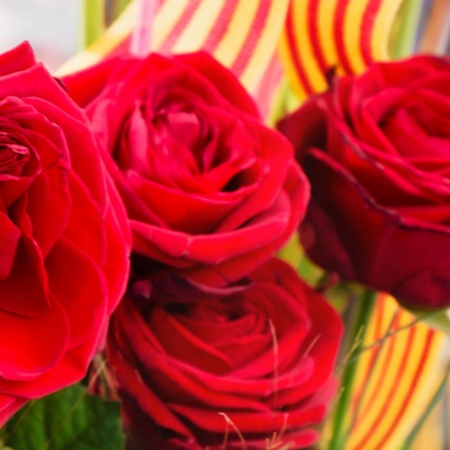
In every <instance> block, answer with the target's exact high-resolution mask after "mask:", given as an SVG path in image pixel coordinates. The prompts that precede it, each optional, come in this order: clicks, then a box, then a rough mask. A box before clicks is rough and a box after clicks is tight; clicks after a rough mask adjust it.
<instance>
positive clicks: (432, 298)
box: [280, 56, 450, 308]
mask: <svg viewBox="0 0 450 450" xmlns="http://www.w3.org/2000/svg"><path fill="white" fill-rule="evenodd" d="M449 86H450V64H449V60H448V59H445V58H437V57H429V56H419V57H415V58H411V59H409V60H405V61H400V62H393V63H384V64H377V65H374V66H372V67H371V68H370V69H369V70H368V72H367V73H365V74H364V75H362V76H359V77H355V76H346V77H343V78H341V79H337V80H335V83H334V84H333V87H332V89H331V91H330V92H327V93H325V94H323V95H320V96H317V97H313V98H312V99H311V100H310V101H309V102H308V103H307V104H305V106H304V107H303V108H301V109H300V110H298V111H297V112H295V113H293V114H292V115H291V116H289V117H288V118H286V119H285V120H284V121H283V122H282V123H281V124H280V129H281V130H282V131H283V132H284V133H285V134H286V135H287V136H288V137H289V139H290V140H291V141H292V142H293V143H294V145H295V146H296V148H297V155H298V158H299V159H300V160H301V161H302V165H303V168H304V170H305V172H306V173H307V175H308V177H309V179H310V182H311V185H312V200H311V204H310V206H309V210H308V213H307V218H306V220H305V223H304V226H303V227H302V229H301V231H302V233H301V234H302V242H303V244H304V246H305V248H306V250H307V252H308V253H309V255H310V256H311V258H312V259H313V260H314V261H316V262H317V263H318V264H320V265H321V266H323V267H324V268H326V269H328V270H332V271H337V272H338V273H340V274H341V275H342V276H343V277H344V278H347V279H350V280H358V281H360V282H362V283H364V284H366V285H368V286H371V287H374V288H376V289H380V290H385V291H388V292H390V293H391V294H393V295H394V296H395V297H397V298H398V299H399V300H400V301H402V302H403V303H405V304H406V305H409V306H415V307H420V308H442V307H445V306H449V305H450V252H449V251H448V250H449V249H450V89H449Z"/></svg>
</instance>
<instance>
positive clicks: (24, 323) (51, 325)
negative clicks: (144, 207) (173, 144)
mask: <svg viewBox="0 0 450 450" xmlns="http://www.w3.org/2000/svg"><path fill="white" fill-rule="evenodd" d="M0 227H1V239H0V330H1V332H0V333H1V339H0V426H1V425H2V424H3V423H4V422H5V421H6V420H7V419H8V418H9V417H10V416H11V415H12V414H13V413H14V412H15V411H16V410H17V409H19V408H20V407H21V406H22V405H23V404H24V403H26V402H27V401H28V400H30V399H36V398H39V397H42V396H44V395H47V394H49V393H52V392H54V391H56V390H58V389H61V388H63V387H65V386H67V385H69V384H71V383H74V382H76V381H78V380H80V379H81V378H82V377H83V376H84V375H85V373H86V370H87V367H88V364H89V362H90V360H91V359H92V358H93V355H94V353H95V352H96V351H97V350H98V349H99V347H100V346H102V345H103V344H104V340H105V337H106V327H107V324H108V320H109V317H110V315H111V313H112V311H113V309H114V308H115V306H116V305H117V303H118V301H119V300H120V298H121V296H122V295H123V292H124V290H125V285H126V282H127V277H128V266H129V261H128V257H127V252H129V250H130V244H131V242H130V241H131V238H130V236H129V229H128V222H127V217H126V212H125V209H124V208H123V205H122V204H121V201H120V197H119V195H118V193H117V192H116V190H115V188H114V185H113V183H112V182H111V180H110V179H109V178H108V177H107V172H106V171H105V169H104V167H103V164H102V161H101V158H100V156H99V151H98V148H97V146H96V145H95V143H94V140H93V137H92V135H91V133H90V130H89V125H88V122H87V119H86V118H85V115H84V113H83V111H82V110H80V109H79V108H78V107H77V105H76V104H75V103H74V102H73V101H72V100H71V99H70V98H69V97H68V96H67V94H66V93H65V92H64V91H63V89H62V88H61V86H60V85H59V83H58V82H57V81H56V80H55V79H54V78H52V77H51V76H50V74H49V73H48V72H47V71H46V70H45V69H44V68H43V66H42V65H40V64H37V63H36V62H35V59H34V55H33V52H32V50H31V48H30V46H29V45H28V44H27V43H24V44H22V45H20V46H18V47H16V48H14V49H13V50H11V51H9V52H6V53H3V54H1V55H0Z"/></svg>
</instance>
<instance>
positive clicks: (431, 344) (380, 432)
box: [345, 295, 448, 450]
mask: <svg viewBox="0 0 450 450" xmlns="http://www.w3.org/2000/svg"><path fill="white" fill-rule="evenodd" d="M414 320H415V318H414V316H413V315H412V314H411V313H409V312H408V311H406V310H404V309H403V308H401V307H400V306H398V304H397V302H396V301H395V300H394V299H393V298H392V297H389V296H387V295H380V296H379V298H378V300H377V304H376V307H375V311H374V315H373V317H372V320H371V322H370V325H369V328H368V329H367V334H366V337H365V342H364V347H365V348H369V349H368V350H366V351H365V352H364V353H363V354H362V356H361V358H360V362H359V365H358V370H357V379H356V381H355V391H354V396H353V401H352V405H351V410H350V414H349V423H350V426H351V433H350V436H349V439H348V441H347V445H346V447H345V450H389V449H393V450H397V449H399V448H400V447H401V445H402V444H403V442H404V440H405V438H406V437H407V436H408V434H409V433H410V431H411V429H412V427H413V426H414V425H415V424H416V422H417V421H418V420H419V418H420V417H421V415H422V414H423V413H424V411H425V409H426V407H427V405H428V403H429V401H430V399H431V397H432V396H433V395H434V393H435V392H436V390H437V388H438V385H439V383H440V381H441V379H442V374H443V368H444V365H445V364H446V362H445V354H444V352H445V348H446V345H447V344H448V337H447V335H446V334H445V333H443V332H440V331H437V330H433V329H431V328H430V327H429V326H428V325H427V324H426V323H423V322H419V323H417V324H415V325H413V326H408V325H410V324H412V323H413V321H414ZM377 343H378V344H377ZM429 448H434V447H429Z"/></svg>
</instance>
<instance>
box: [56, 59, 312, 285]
mask: <svg viewBox="0 0 450 450" xmlns="http://www.w3.org/2000/svg"><path fill="white" fill-rule="evenodd" d="M64 83H65V84H66V86H67V89H68V90H69V92H70V94H71V95H72V96H73V98H74V99H75V100H76V101H77V102H78V103H79V104H80V105H81V106H83V107H85V108H86V112H87V114H88V116H89V117H90V119H91V121H92V126H93V129H94V131H95V133H96V134H97V136H98V138H99V140H100V141H101V144H102V145H103V146H104V147H105V148H106V149H107V151H108V153H109V155H110V156H111V157H112V158H114V161H113V160H112V158H110V157H108V161H107V163H108V167H109V169H110V172H111V173H112V175H113V177H114V179H115V182H116V184H117V186H118V188H119V191H120V193H121V195H122V198H123V200H124V202H125V204H126V207H127V210H128V214H129V217H130V219H131V227H132V230H133V236H134V250H135V251H136V252H137V253H139V254H141V255H145V256H146V257H150V258H151V259H153V260H154V261H158V262H160V263H163V264H164V265H169V266H172V267H176V268H178V269H180V270H183V271H184V272H185V276H189V277H190V278H191V279H193V280H196V281H197V282H201V283H204V284H209V285H219V286H220V285H222V286H223V285H227V284H228V282H230V281H235V280H237V279H239V278H241V277H242V276H244V275H246V274H247V273H248V272H249V271H251V270H252V269H253V268H255V267H256V266H258V265H259V264H261V263H262V262H264V261H266V260H267V259H268V258H269V257H270V256H271V255H272V254H273V253H274V252H275V251H276V250H278V249H279V248H280V247H281V246H282V245H283V244H284V243H285V242H286V240H287V239H288V238H289V237H290V236H291V234H292V233H293V232H294V231H295V229H296V227H297V225H298V222H299V220H300V218H301V217H302V216H303V213H304V210H305V208H306V203H307V200H308V195H309V186H308V184H307V180H306V177H305V176H304V175H303V173H302V172H301V170H300V169H299V167H298V165H297V163H296V162H295V160H294V156H293V153H294V152H293V149H292V146H291V145H290V144H289V142H288V141H287V140H286V139H285V138H284V137H283V136H282V135H281V134H279V133H278V132H276V131H274V130H271V129H269V128H267V127H265V126H264V125H263V124H262V123H261V121H260V120H259V118H258V114H257V112H256V109H255V106H254V103H253V102H252V100H251V99H250V97H249V96H248V94H247V93H246V92H245V90H244V89H243V87H242V86H241V85H240V84H239V83H238V81H237V80H236V78H235V77H234V76H233V75H232V74H231V73H230V72H229V71H228V70H227V69H225V68H224V67H222V66H221V65H220V64H219V63H217V62H216V61H214V60H213V59H212V58H211V57H210V56H208V55H207V54H205V53H196V54H190V55H184V56H174V57H172V58H166V57H163V56H160V55H157V54H153V55H150V56H149V57H147V58H146V59H139V58H133V57H131V56H123V57H120V58H115V59H111V60H107V61H105V62H103V63H102V64H100V65H97V66H95V67H93V68H92V69H88V70H86V71H84V72H81V73H79V74H75V75H73V76H70V77H67V78H65V79H64ZM211 266H215V267H214V268H211ZM159 267H161V264H159Z"/></svg>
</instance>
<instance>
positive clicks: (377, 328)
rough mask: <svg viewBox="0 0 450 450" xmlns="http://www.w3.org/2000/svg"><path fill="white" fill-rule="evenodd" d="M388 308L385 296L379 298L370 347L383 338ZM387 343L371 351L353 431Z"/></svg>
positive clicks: (358, 395) (355, 403)
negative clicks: (366, 390) (381, 353)
mask: <svg viewBox="0 0 450 450" xmlns="http://www.w3.org/2000/svg"><path fill="white" fill-rule="evenodd" d="M385 308H386V297H385V296H379V297H378V299H377V305H376V311H375V317H374V319H373V320H374V322H375V323H374V330H373V339H372V340H371V341H369V340H368V339H367V342H368V344H369V345H370V343H371V342H377V341H379V340H380V339H382V338H383V335H382V333H381V332H382V324H383V316H384V310H385ZM396 320H397V318H396V317H395V316H394V319H393V320H392V324H391V326H390V327H389V329H388V330H387V331H386V333H390V332H391V330H392V327H393V326H394V323H395V321H396ZM385 343H386V341H383V342H380V343H379V344H378V345H377V346H376V347H375V348H373V349H372V350H369V351H370V359H369V361H368V363H367V365H366V373H365V375H364V377H363V380H364V383H363V384H362V385H361V388H360V390H359V392H357V393H356V394H355V397H354V400H353V404H354V408H353V410H354V412H353V421H352V424H351V427H350V429H353V428H354V427H355V426H356V424H357V423H359V422H360V415H359V411H360V408H361V402H362V400H363V397H364V393H365V389H366V388H367V386H368V384H369V382H370V378H371V376H372V374H373V373H374V370H375V365H376V363H377V361H378V357H379V355H380V352H381V349H382V348H383V345H384V344H385Z"/></svg>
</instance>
